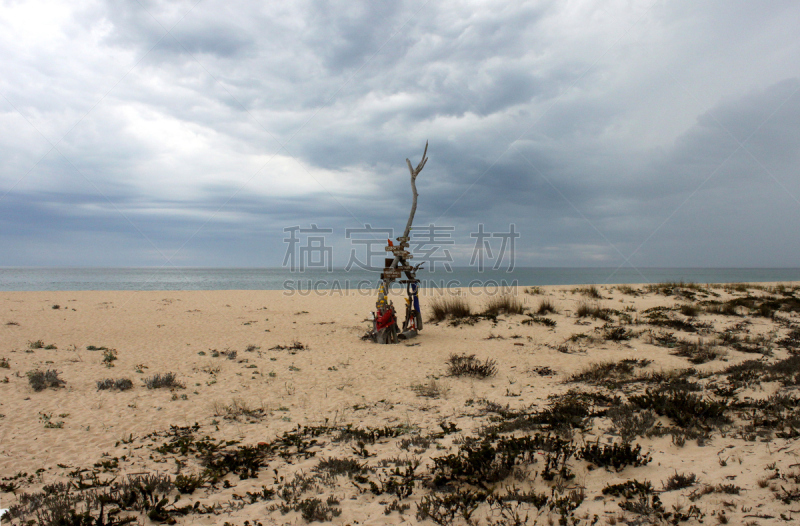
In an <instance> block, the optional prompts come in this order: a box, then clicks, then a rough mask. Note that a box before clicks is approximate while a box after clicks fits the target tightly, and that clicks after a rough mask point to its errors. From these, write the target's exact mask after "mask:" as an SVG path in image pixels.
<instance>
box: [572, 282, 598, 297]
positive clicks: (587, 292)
mask: <svg viewBox="0 0 800 526" xmlns="http://www.w3.org/2000/svg"><path fill="white" fill-rule="evenodd" d="M573 292H578V293H580V294H583V295H584V296H586V297H587V298H592V299H595V300H601V299H603V295H602V294H600V290H599V289H598V288H597V286H596V285H589V286H588V287H580V288H577V289H575V290H574V291H573Z"/></svg>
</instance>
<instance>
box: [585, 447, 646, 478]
mask: <svg viewBox="0 0 800 526" xmlns="http://www.w3.org/2000/svg"><path fill="white" fill-rule="evenodd" d="M641 451H642V446H640V445H638V444H637V445H636V446H635V447H634V446H631V444H630V443H628V442H623V443H621V444H604V445H600V442H599V439H598V440H597V441H596V442H594V443H590V444H586V445H585V446H584V447H583V448H581V449H579V450H578V452H577V454H576V457H577V458H581V459H584V460H586V461H587V462H590V463H591V464H594V465H595V466H600V467H606V468H608V467H612V468H614V470H615V471H617V472H619V471H621V470H622V469H624V468H625V467H627V466H633V467H639V466H645V465H647V464H648V463H649V462H650V461H651V460H652V457H651V456H650V454H649V453H645V454H644V455H642V453H641Z"/></svg>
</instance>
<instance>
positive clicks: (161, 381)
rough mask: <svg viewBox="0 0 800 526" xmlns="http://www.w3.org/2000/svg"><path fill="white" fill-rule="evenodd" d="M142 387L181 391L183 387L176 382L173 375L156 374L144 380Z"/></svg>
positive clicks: (175, 377)
mask: <svg viewBox="0 0 800 526" xmlns="http://www.w3.org/2000/svg"><path fill="white" fill-rule="evenodd" d="M143 381H144V385H145V387H147V388H148V389H162V388H167V389H183V388H184V385H183V384H182V383H180V382H178V380H177V376H176V375H175V373H164V374H161V373H156V374H154V375H153V376H150V377H148V378H145V379H144V380H143Z"/></svg>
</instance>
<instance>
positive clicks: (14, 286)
mask: <svg viewBox="0 0 800 526" xmlns="http://www.w3.org/2000/svg"><path fill="white" fill-rule="evenodd" d="M417 277H418V278H419V279H420V280H421V282H422V283H421V285H422V286H423V287H427V288H456V287H461V288H470V287H478V288H481V289H483V290H487V289H492V288H495V289H499V290H504V288H506V287H512V286H536V285H579V284H580V285H584V284H586V285H589V284H594V285H605V284H620V283H663V282H680V281H683V282H686V283H738V282H764V281H772V282H792V281H800V269H797V268H604V267H591V268H542V267H518V268H515V269H513V270H512V271H511V272H507V271H505V270H489V271H484V272H479V271H478V270H477V269H476V268H472V267H467V268H458V267H456V268H453V269H452V271H447V270H445V269H436V271H434V272H430V271H425V270H422V271H420V272H419V273H418V274H417ZM378 282H379V272H377V271H376V272H372V271H367V270H363V269H358V270H355V269H354V270H350V271H345V270H343V269H339V270H336V269H334V270H333V271H331V272H327V271H325V270H317V269H313V270H308V269H306V270H305V271H303V272H299V271H295V272H291V271H290V270H289V269H286V268H197V267H144V268H55V267H26V268H20V267H13V268H12V267H5V268H0V290H3V291H36V290H74V291H79V290H286V291H290V292H308V291H319V292H322V291H337V290H341V291H344V290H373V289H375V288H376V287H377V286H378Z"/></svg>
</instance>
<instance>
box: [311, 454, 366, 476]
mask: <svg viewBox="0 0 800 526" xmlns="http://www.w3.org/2000/svg"><path fill="white" fill-rule="evenodd" d="M314 471H325V472H327V473H330V474H331V475H347V476H348V477H349V478H353V476H354V475H358V474H360V473H364V472H365V471H367V464H366V462H364V463H362V462H360V461H358V460H356V459H354V458H325V459H322V460H320V461H319V463H318V464H317V465H316V467H315V468H314Z"/></svg>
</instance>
